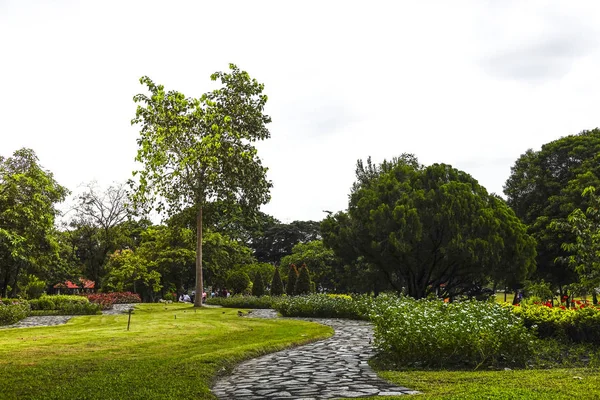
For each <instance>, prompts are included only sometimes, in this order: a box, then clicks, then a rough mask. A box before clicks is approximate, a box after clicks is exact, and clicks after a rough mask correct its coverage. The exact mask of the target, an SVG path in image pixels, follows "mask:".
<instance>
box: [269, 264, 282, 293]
mask: <svg viewBox="0 0 600 400" xmlns="http://www.w3.org/2000/svg"><path fill="white" fill-rule="evenodd" d="M282 294H283V282H282V281H281V275H280V274H279V268H274V271H273V279H271V296H281V295H282Z"/></svg>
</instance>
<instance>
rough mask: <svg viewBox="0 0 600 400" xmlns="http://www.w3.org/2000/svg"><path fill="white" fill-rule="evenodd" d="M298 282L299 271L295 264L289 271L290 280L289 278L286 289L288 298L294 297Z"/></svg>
mask: <svg viewBox="0 0 600 400" xmlns="http://www.w3.org/2000/svg"><path fill="white" fill-rule="evenodd" d="M297 280H298V269H297V268H296V266H295V265H294V264H292V265H290V269H289V270H288V278H287V286H286V287H285V293H286V294H287V295H288V296H293V295H294V290H295V289H296V281H297Z"/></svg>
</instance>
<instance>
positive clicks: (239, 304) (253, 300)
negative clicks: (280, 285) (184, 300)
mask: <svg viewBox="0 0 600 400" xmlns="http://www.w3.org/2000/svg"><path fill="white" fill-rule="evenodd" d="M278 301H279V298H278V297H271V296H260V297H257V296H242V295H235V296H231V297H213V298H208V299H207V300H206V304H211V305H218V306H223V307H228V308H275V304H276V303H277V302H278Z"/></svg>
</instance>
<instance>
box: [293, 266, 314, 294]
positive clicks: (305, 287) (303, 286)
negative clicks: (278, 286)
mask: <svg viewBox="0 0 600 400" xmlns="http://www.w3.org/2000/svg"><path fill="white" fill-rule="evenodd" d="M310 288H311V281H310V273H309V271H308V268H307V267H306V265H302V267H300V272H299V273H298V280H297V281H296V286H295V288H294V294H296V295H303V294H309V293H310V292H311V290H310Z"/></svg>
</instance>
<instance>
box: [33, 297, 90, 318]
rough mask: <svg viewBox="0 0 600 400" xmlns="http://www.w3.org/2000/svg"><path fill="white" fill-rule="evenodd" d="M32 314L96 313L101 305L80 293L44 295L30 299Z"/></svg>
mask: <svg viewBox="0 0 600 400" xmlns="http://www.w3.org/2000/svg"><path fill="white" fill-rule="evenodd" d="M29 303H30V305H31V310H32V312H31V314H32V315H94V314H100V310H101V309H100V306H99V305H98V304H92V303H90V302H89V300H88V299H87V298H86V297H84V296H79V295H44V296H42V297H40V298H39V299H36V300H30V301H29Z"/></svg>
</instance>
